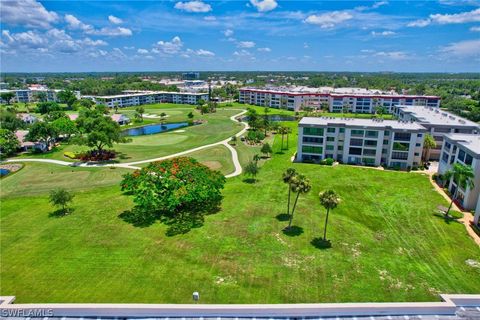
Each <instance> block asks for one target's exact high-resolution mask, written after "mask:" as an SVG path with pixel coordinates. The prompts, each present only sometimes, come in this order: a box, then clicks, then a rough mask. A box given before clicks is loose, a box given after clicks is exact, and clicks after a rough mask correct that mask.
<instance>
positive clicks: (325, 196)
mask: <svg viewBox="0 0 480 320" xmlns="http://www.w3.org/2000/svg"><path fill="white" fill-rule="evenodd" d="M318 197H319V200H320V204H321V205H322V206H323V207H324V208H325V209H327V215H326V217H325V227H324V229H323V240H327V225H328V215H329V214H330V210H333V209H335V208H336V207H337V206H338V204H339V203H340V197H339V196H338V194H337V193H335V191H333V190H326V191H323V192H320V193H319V194H318Z"/></svg>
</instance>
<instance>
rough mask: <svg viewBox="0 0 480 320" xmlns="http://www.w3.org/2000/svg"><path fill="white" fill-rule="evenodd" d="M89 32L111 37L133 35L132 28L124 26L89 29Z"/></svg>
mask: <svg viewBox="0 0 480 320" xmlns="http://www.w3.org/2000/svg"><path fill="white" fill-rule="evenodd" d="M87 33H88V34H93V35H97V36H109V37H129V36H131V35H132V34H133V33H132V30H130V29H128V28H124V27H115V28H108V27H105V28H101V29H99V30H91V31H87Z"/></svg>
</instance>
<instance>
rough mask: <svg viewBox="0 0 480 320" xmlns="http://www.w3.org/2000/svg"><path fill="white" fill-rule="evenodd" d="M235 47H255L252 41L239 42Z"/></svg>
mask: <svg viewBox="0 0 480 320" xmlns="http://www.w3.org/2000/svg"><path fill="white" fill-rule="evenodd" d="M237 46H238V47H239V48H253V47H255V42H253V41H240V42H239V43H238V44H237Z"/></svg>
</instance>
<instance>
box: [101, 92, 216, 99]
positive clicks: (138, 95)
mask: <svg viewBox="0 0 480 320" xmlns="http://www.w3.org/2000/svg"><path fill="white" fill-rule="evenodd" d="M155 94H179V95H193V96H198V95H207V94H208V93H198V92H173V91H150V92H142V93H128V94H117V95H111V96H94V98H100V99H115V98H129V97H141V96H151V95H155Z"/></svg>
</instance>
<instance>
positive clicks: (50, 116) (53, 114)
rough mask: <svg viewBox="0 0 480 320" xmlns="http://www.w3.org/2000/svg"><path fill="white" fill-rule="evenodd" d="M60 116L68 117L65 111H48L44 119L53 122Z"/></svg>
mask: <svg viewBox="0 0 480 320" xmlns="http://www.w3.org/2000/svg"><path fill="white" fill-rule="evenodd" d="M60 118H66V119H68V116H67V114H66V113H65V112H64V111H50V112H48V113H46V114H45V115H44V117H43V119H44V120H45V121H47V122H52V121H55V120H57V119H60Z"/></svg>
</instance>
